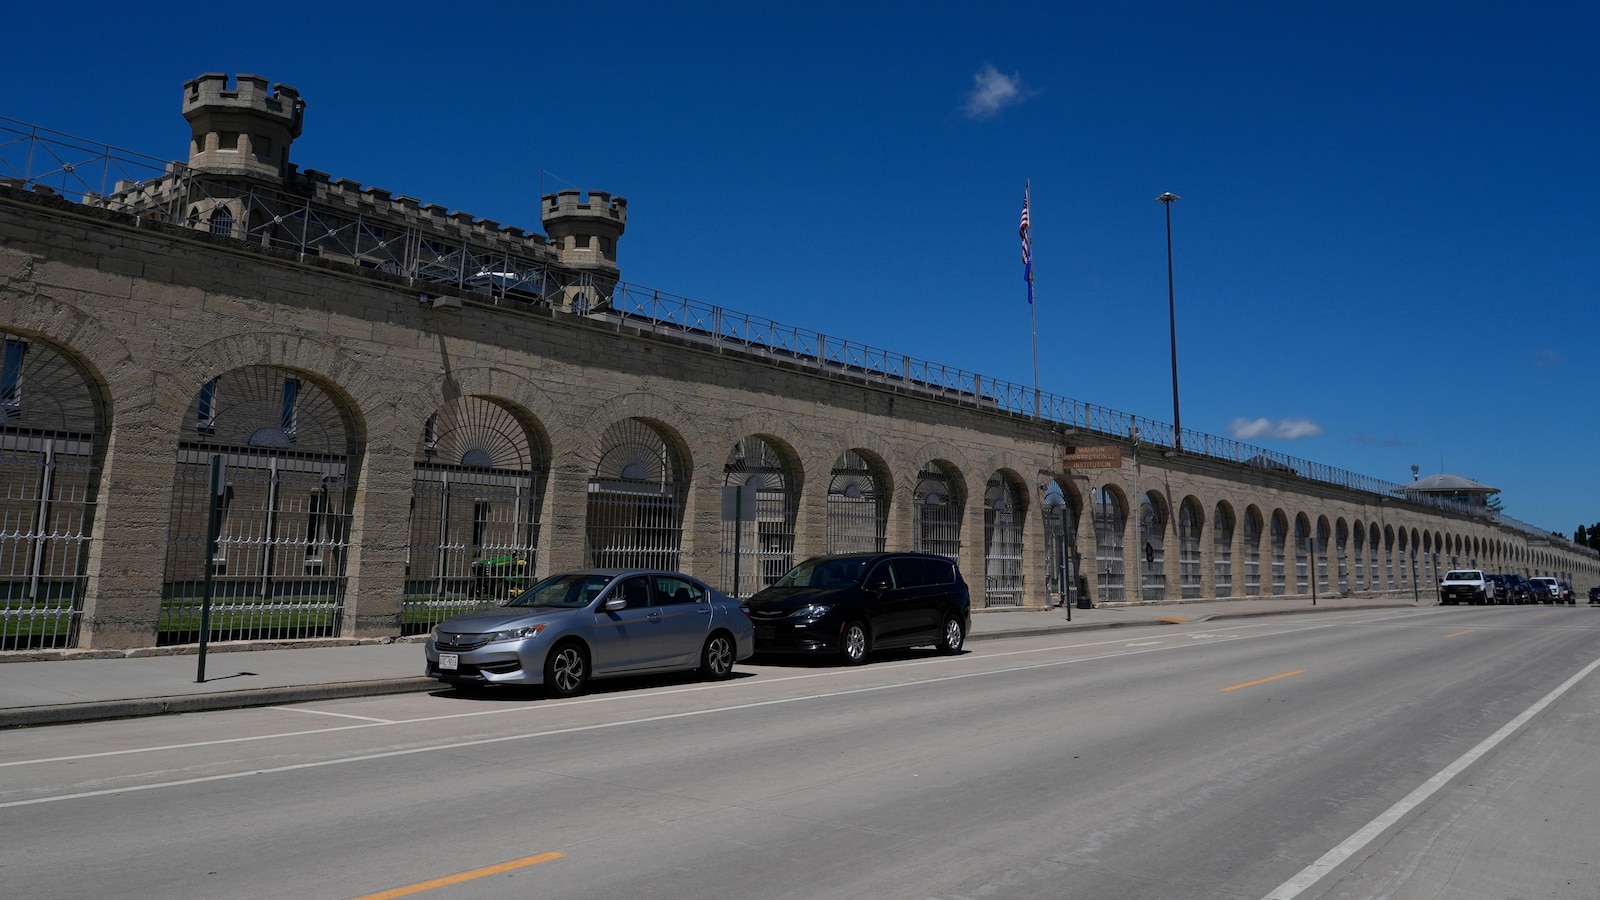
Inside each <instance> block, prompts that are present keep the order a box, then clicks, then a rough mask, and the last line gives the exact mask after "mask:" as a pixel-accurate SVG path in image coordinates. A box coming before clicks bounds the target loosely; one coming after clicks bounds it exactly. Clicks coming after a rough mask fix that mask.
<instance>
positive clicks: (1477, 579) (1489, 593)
mask: <svg viewBox="0 0 1600 900" xmlns="http://www.w3.org/2000/svg"><path fill="white" fill-rule="evenodd" d="M1439 602H1440V603H1441V604H1443V605H1445V606H1453V605H1455V604H1457V603H1462V602H1466V603H1479V604H1482V603H1493V602H1494V582H1492V581H1490V580H1489V576H1488V574H1486V573H1485V572H1483V571H1482V570H1479V569H1451V570H1450V571H1448V572H1446V573H1445V574H1444V580H1443V581H1441V582H1439Z"/></svg>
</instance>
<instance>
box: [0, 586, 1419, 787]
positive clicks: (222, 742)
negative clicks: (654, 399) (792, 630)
mask: <svg viewBox="0 0 1600 900" xmlns="http://www.w3.org/2000/svg"><path fill="white" fill-rule="evenodd" d="M1405 615H1407V616H1411V615H1417V613H1414V612H1407V613H1405ZM1376 621H1383V620H1381V619H1362V620H1359V621H1356V622H1353V623H1352V622H1329V621H1326V620H1324V621H1323V622H1321V623H1319V624H1316V625H1307V626H1304V627H1302V628H1290V629H1285V630H1281V631H1273V632H1270V633H1259V634H1246V635H1233V636H1231V637H1243V638H1255V637H1277V636H1281V635H1286V634H1298V633H1301V632H1305V631H1316V630H1319V629H1323V628H1331V627H1334V626H1337V625H1342V624H1358V625H1365V624H1369V623H1370V622H1376ZM1229 627H1230V629H1232V630H1244V629H1252V628H1266V627H1269V623H1267V622H1250V623H1242V624H1239V625H1233V626H1229ZM1218 643H1220V641H1219V642H1218ZM1111 644H1122V641H1121V640H1108V641H1090V642H1086V643H1081V644H1056V645H1052V646H1049V647H1031V648H1029V649H1026V650H1002V651H997V652H995V653H977V652H974V653H971V654H969V655H966V656H955V657H951V656H941V657H936V658H933V659H921V660H911V661H909V662H899V663H885V664H881V665H878V666H874V667H873V668H872V671H892V670H894V669H904V668H909V667H912V666H925V665H937V664H941V663H951V662H962V661H968V660H971V661H976V660H980V659H999V658H1002V657H1007V656H1026V655H1031V654H1035V653H1051V652H1055V651H1058V650H1081V649H1083V648H1085V647H1103V646H1107V645H1111ZM1189 646H1194V645H1189ZM1167 649H1174V648H1172V647H1169V648H1167ZM1133 652H1135V653H1149V652H1151V651H1149V650H1136V651H1133ZM1120 655H1123V654H1110V655H1107V656H1099V657H1093V659H1095V660H1101V659H1112V658H1115V657H1116V656H1120ZM1081 661H1084V660H1064V661H1063V663H1070V662H1081ZM1030 668H1032V667H1030ZM859 671H861V670H859V669H855V668H848V669H834V670H830V671H827V672H814V673H810V674H806V675H785V676H780V677H772V678H761V679H759V680H757V681H747V682H740V683H739V684H738V685H737V686H739V687H761V686H764V685H769V684H783V683H785V682H789V681H804V680H807V679H812V678H839V677H843V676H846V675H851V674H854V673H857V672H859ZM999 671H1018V670H1013V669H1005V670H999ZM729 687H730V686H729V685H726V684H703V685H695V686H693V687H684V688H674V689H672V690H662V691H650V692H647V693H626V694H607V695H603V696H598V697H583V698H579V699H576V700H567V701H562V702H554V703H541V704H537V705H529V706H510V707H502V708H500V709H481V710H474V711H472V712H464V713H448V714H446V715H441V716H422V717H420V718H416V719H393V720H381V719H375V720H373V721H372V722H364V723H362V724H360V725H339V726H335V727H332V728H311V729H305V730H302V731H284V732H274V733H272V734H253V735H248V736H245V737H236V738H216V739H214V740H209V741H189V742H185V743H182V744H157V745H155V746H151V747H130V748H128V749H125V750H104V751H101V752H98V753H77V754H72V755H69V756H49V757H41V758H38V759H16V760H9V761H0V769H5V768H10V767H12V766H33V765H40V764H42V763H60V762H77V761H79V760H85V759H100V758H102V757H108V756H130V755H133V754H137V753H158V752H163V751H167V750H193V749H196V748H200V747H220V746H226V745H228V744H244V743H249V742H251V741H271V740H279V739H282V738H296V737H307V736H310V735H318V734H333V733H335V732H340V731H355V730H358V729H362V728H378V727H383V726H386V725H418V724H428V723H432V722H447V721H450V720H453V719H471V718H475V717H478V716H504V715H513V714H518V713H535V712H540V711H545V710H550V709H559V708H560V707H563V706H577V705H588V704H593V703H611V702H622V701H626V700H630V699H637V698H639V697H645V696H650V697H656V696H670V695H672V694H690V693H696V692H699V691H715V690H728V689H729Z"/></svg>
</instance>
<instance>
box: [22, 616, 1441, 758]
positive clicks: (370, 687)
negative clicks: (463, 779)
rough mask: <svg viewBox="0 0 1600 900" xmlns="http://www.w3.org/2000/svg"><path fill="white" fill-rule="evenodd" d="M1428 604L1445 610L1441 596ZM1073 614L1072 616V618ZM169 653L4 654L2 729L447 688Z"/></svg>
mask: <svg viewBox="0 0 1600 900" xmlns="http://www.w3.org/2000/svg"><path fill="white" fill-rule="evenodd" d="M1415 605H1417V604H1415V603H1413V602H1412V599H1411V597H1410V596H1400V595H1398V594H1396V595H1389V596H1384V597H1362V598H1339V597H1331V598H1330V597H1324V598H1320V599H1319V600H1318V601H1317V604H1316V605H1315V606H1313V605H1312V604H1311V602H1310V601H1309V600H1307V599H1305V598H1303V597H1287V598H1286V597H1259V598H1249V599H1243V600H1210V601H1194V602H1170V603H1159V604H1139V605H1133V606H1102V607H1098V608H1095V609H1072V610H1068V609H1065V608H1056V609H1047V610H1040V609H1025V610H983V611H978V612H975V613H974V614H973V616H972V633H971V634H970V635H968V640H969V641H981V640H986V639H994V638H1001V637H1015V636H1021V635H1030V634H1052V633H1061V632H1071V631H1085V630H1093V629H1101V628H1120V627H1127V626H1137V625H1149V626H1154V625H1166V624H1174V623H1180V622H1194V621H1205V620H1208V619H1219V618H1236V617H1242V616H1262V615H1276V614H1286V613H1317V612H1337V611H1340V610H1357V609H1374V608H1394V607H1412V606H1415ZM1421 605H1425V606H1431V605H1433V598H1432V597H1431V596H1429V597H1425V598H1423V603H1422V604H1421ZM1069 616H1070V621H1069ZM170 649H171V651H172V652H164V653H162V655H139V656H112V657H110V658H107V657H105V656H104V655H102V654H98V653H96V654H88V653H84V654H74V653H71V652H70V651H69V652H64V653H54V654H43V655H41V654H22V653H19V654H16V655H15V656H13V657H12V658H11V659H10V660H8V659H7V658H6V657H7V656H8V654H4V653H0V727H14V726H19V725H53V724H63V723H69V722H87V721H93V720H96V719H113V718H126V717H131V716H150V715H161V714H164V713H179V712H197V711H201V710H213V709H233V708H238V707H245V706H271V705H276V704H280V703H303V702H307V701H311V700H327V699H333V698H338V697H360V696H368V695H373V694H395V693H403V692H406V691H426V690H440V689H443V685H441V684H440V683H439V682H437V681H434V680H433V679H431V678H424V677H422V675H421V674H419V673H421V672H422V667H423V661H422V644H421V638H413V639H405V640H398V641H394V642H389V643H382V642H378V643H350V644H347V645H343V646H322V647H288V648H284V647H281V646H279V647H275V648H273V649H262V648H261V647H260V645H252V644H213V645H211V646H210V648H209V650H208V652H207V655H206V679H205V681H204V682H197V681H196V675H197V674H198V668H199V666H198V663H199V660H198V657H197V656H196V655H195V653H194V648H170Z"/></svg>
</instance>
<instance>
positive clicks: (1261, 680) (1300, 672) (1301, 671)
mask: <svg viewBox="0 0 1600 900" xmlns="http://www.w3.org/2000/svg"><path fill="white" fill-rule="evenodd" d="M1305 673H1306V670H1305V669H1295V670H1294V671H1293V672H1285V673H1283V674H1282V675H1273V676H1271V677H1269V678H1257V679H1256V680H1255V681H1246V682H1245V683H1244V684H1236V685H1234V686H1233V687H1225V688H1223V690H1224V691H1237V690H1238V689H1239V688H1247V687H1255V686H1256V685H1258V684H1266V683H1267V682H1269V681H1277V680H1278V679H1279V678H1289V677H1290V676H1293V675H1304V674H1305Z"/></svg>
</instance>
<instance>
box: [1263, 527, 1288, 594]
mask: <svg viewBox="0 0 1600 900" xmlns="http://www.w3.org/2000/svg"><path fill="white" fill-rule="evenodd" d="M1268 527H1269V528H1270V534H1269V543H1270V546H1271V549H1272V593H1273V595H1274V596H1281V595H1283V594H1285V593H1287V592H1288V589H1289V585H1288V578H1289V576H1288V571H1287V569H1288V558H1287V557H1288V544H1289V514H1288V513H1286V512H1284V511H1283V509H1282V508H1281V507H1280V508H1278V509H1275V510H1273V511H1272V521H1271V524H1270V525H1269V526H1268Z"/></svg>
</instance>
